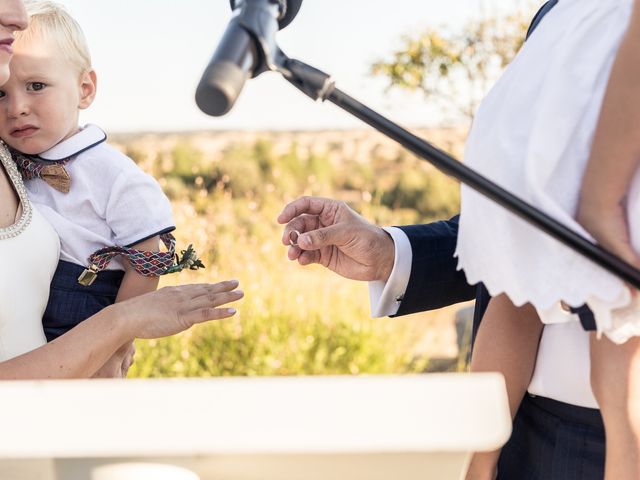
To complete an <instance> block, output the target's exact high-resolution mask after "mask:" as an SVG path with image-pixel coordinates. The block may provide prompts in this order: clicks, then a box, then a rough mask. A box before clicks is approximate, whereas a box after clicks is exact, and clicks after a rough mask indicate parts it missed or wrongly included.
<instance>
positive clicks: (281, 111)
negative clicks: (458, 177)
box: [58, 0, 542, 133]
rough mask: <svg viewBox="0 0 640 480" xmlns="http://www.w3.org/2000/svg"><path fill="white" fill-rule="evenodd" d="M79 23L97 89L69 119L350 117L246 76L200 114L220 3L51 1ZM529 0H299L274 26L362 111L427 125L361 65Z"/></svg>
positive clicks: (283, 123) (261, 123)
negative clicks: (198, 98)
mask: <svg viewBox="0 0 640 480" xmlns="http://www.w3.org/2000/svg"><path fill="white" fill-rule="evenodd" d="M58 1H59V2H60V3H62V4H64V5H65V6H66V7H67V8H68V10H69V11H70V12H71V13H72V14H73V15H74V17H75V18H76V19H77V20H78V21H79V23H80V24H81V26H82V28H83V29H84V32H85V35H86V36H87V41H88V43H89V47H90V49H91V54H92V57H93V66H94V68H95V70H96V72H97V74H98V95H97V97H96V101H95V102H94V104H93V105H92V106H91V107H90V108H89V109H88V110H87V111H85V112H83V113H82V115H81V123H96V124H98V125H100V126H101V127H102V128H104V129H105V130H107V131H109V132H113V133H115V132H136V131H184V130H308V129H311V130H313V129H332V128H353V127H359V126H361V125H362V124H361V123H360V121H359V120H357V119H355V118H352V117H351V116H350V115H349V114H347V113H346V112H343V111H342V110H340V109H339V108H337V107H335V106H334V105H331V104H329V103H324V104H323V103H314V102H313V101H312V100H311V99H309V98H307V97H306V96H304V94H302V93H301V92H299V91H298V90H296V89H295V88H294V87H293V86H291V85H290V84H289V83H288V82H286V81H285V80H284V79H283V78H282V77H281V76H280V75H279V74H277V73H271V72H268V73H264V74H262V75H260V76H259V77H258V78H256V79H253V80H251V81H249V82H248V83H247V84H246V85H245V87H244V90H243V92H242V94H241V95H240V98H239V99H238V101H237V102H236V105H235V106H234V108H233V110H232V111H231V112H230V113H228V114H227V115H226V116H224V117H209V116H207V115H205V114H204V113H202V112H200V110H199V109H198V108H197V106H196V104H195V100H194V92H195V88H196V86H197V84H198V82H199V80H200V76H201V74H202V71H203V70H204V68H205V67H206V65H207V64H208V62H209V59H210V58H211V55H212V54H213V52H214V50H215V47H216V45H217V43H218V41H219V40H220V37H221V36H222V33H223V32H224V29H225V27H226V25H227V23H228V21H229V19H230V16H231V10H230V7H229V2H228V1H227V0H180V1H176V0H58ZM540 3H542V2H541V1H536V0H393V1H391V0H386V1H382V0H304V1H303V4H302V7H301V9H300V12H299V14H298V16H297V17H296V18H295V20H294V21H293V22H292V23H291V24H290V25H289V26H288V27H287V28H285V29H284V30H282V31H281V32H278V36H277V42H278V45H279V46H280V48H281V49H282V50H283V51H284V52H285V53H286V54H287V55H289V56H290V57H293V58H297V59H299V60H302V61H304V62H306V63H309V64H311V65H313V66H315V67H317V68H319V69H321V70H323V71H325V72H326V73H329V74H330V75H331V76H332V77H333V79H334V80H335V81H336V85H337V87H338V88H340V89H341V90H343V91H345V92H346V93H348V94H350V95H353V96H354V97H356V98H357V99H358V100H360V101H361V102H363V103H365V104H366V105H368V106H369V107H371V108H373V109H374V110H377V111H379V112H380V113H382V114H383V115H386V116H388V117H390V118H391V119H392V120H394V121H396V122H398V123H400V124H402V125H404V126H407V127H420V126H427V125H429V124H432V123H433V122H434V121H435V120H437V113H436V111H435V110H434V109H433V108H430V106H429V105H427V103H426V102H425V101H424V99H423V98H422V97H420V96H419V95H418V94H407V93H403V92H395V93H387V92H385V87H386V83H385V81H384V79H382V78H373V77H371V75H370V73H369V69H370V65H371V64H372V63H373V62H375V61H376V60H380V59H384V58H388V57H389V56H390V54H391V53H392V52H393V51H394V49H397V48H398V47H399V46H400V45H401V38H402V36H403V35H418V34H419V33H420V32H422V31H424V30H425V29H426V28H428V27H435V28H463V26H464V24H465V22H466V21H468V20H469V19H471V18H473V17H479V16H481V15H483V14H485V15H486V14H491V13H497V12H501V11H505V10H506V9H509V8H511V9H513V8H515V6H518V8H525V9H528V10H532V9H535V7H536V6H537V5H538V4H540Z"/></svg>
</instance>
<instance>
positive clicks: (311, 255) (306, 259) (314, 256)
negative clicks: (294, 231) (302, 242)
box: [298, 250, 321, 266]
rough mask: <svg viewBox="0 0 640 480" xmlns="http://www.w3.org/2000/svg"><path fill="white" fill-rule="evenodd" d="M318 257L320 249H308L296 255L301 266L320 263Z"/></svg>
mask: <svg viewBox="0 0 640 480" xmlns="http://www.w3.org/2000/svg"><path fill="white" fill-rule="evenodd" d="M320 258H321V257H320V251H318V250H310V251H308V252H302V253H301V254H300V256H298V263H299V264H300V265H303V266H305V265H311V264H312V263H320Z"/></svg>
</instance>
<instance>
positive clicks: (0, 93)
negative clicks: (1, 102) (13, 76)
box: [0, 90, 7, 98]
mask: <svg viewBox="0 0 640 480" xmlns="http://www.w3.org/2000/svg"><path fill="white" fill-rule="evenodd" d="M6 95H7V94H6V93H4V92H3V91H2V90H0V98H4V97H5V96H6Z"/></svg>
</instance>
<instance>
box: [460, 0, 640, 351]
mask: <svg viewBox="0 0 640 480" xmlns="http://www.w3.org/2000/svg"><path fill="white" fill-rule="evenodd" d="M632 4H633V0H560V1H559V3H558V4H557V5H556V6H555V7H554V8H553V9H552V10H551V11H550V12H549V13H548V14H547V15H546V16H545V18H544V19H543V20H542V22H541V23H540V25H539V26H538V28H537V29H536V31H535V32H534V33H533V35H532V36H531V37H530V38H529V40H528V41H527V42H526V43H525V45H524V46H523V48H522V50H521V51H520V53H519V54H518V55H517V56H516V58H515V59H514V60H513V62H512V63H511V64H510V65H509V67H508V68H507V69H506V71H505V73H504V74H503V76H502V77H501V79H500V80H499V81H498V82H497V83H496V85H495V86H494V88H493V89H492V91H491V92H490V93H489V95H488V96H487V97H486V99H485V100H484V101H483V103H482V105H481V106H480V109H479V111H478V113H477V116H476V118H475V121H474V125H473V128H472V130H471V133H470V135H469V138H468V140H467V144H466V149H465V164H467V165H468V166H469V167H471V168H473V169H476V170H478V171H479V172H480V173H482V174H483V175H485V176H487V177H488V178H490V179H492V180H493V181H494V182H496V183H498V184H499V185H501V186H502V187H504V188H506V189H507V190H509V191H510V192H512V193H514V194H516V195H518V196H519V197H521V198H522V199H524V200H525V201H527V202H529V203H531V204H533V205H535V206H537V207H538V208H540V209H542V210H543V211H545V212H546V213H548V214H549V215H551V216H552V217H554V218H555V219H557V220H559V221H560V222H562V223H563V224H565V225H567V226H569V227H570V228H572V229H573V230H575V231H576V232H578V233H580V234H582V235H583V236H585V237H587V238H590V237H589V235H588V234H587V233H586V232H585V231H584V229H582V228H581V227H580V225H578V224H577V222H576V221H575V220H574V215H575V212H576V208H577V202H578V194H579V189H580V184H581V179H582V176H583V173H584V169H585V166H586V162H587V160H588V157H589V151H590V147H591V142H592V138H593V134H594V131H595V128H596V123H597V120H598V116H599V111H600V108H601V105H602V99H603V97H604V92H605V89H606V86H607V82H608V79H609V75H610V72H611V67H612V65H613V61H614V58H615V54H616V52H617V49H618V47H619V45H620V42H621V39H622V36H623V34H624V33H625V31H626V28H627V25H628V23H629V19H630V14H631V9H632ZM632 183H633V184H632V190H631V193H630V197H629V217H630V222H631V224H630V228H631V235H632V243H633V245H634V247H635V248H636V249H637V250H638V251H640V181H639V177H638V175H636V177H635V178H634V180H633V182H632ZM604 187H605V186H603V188H604ZM456 255H457V256H458V259H459V268H462V269H464V272H465V274H466V276H467V280H468V281H469V282H470V283H477V282H480V281H482V282H484V284H485V285H486V286H487V288H488V290H489V292H490V293H491V294H492V295H497V294H499V293H506V294H508V296H509V297H510V298H511V300H512V301H513V302H514V303H515V304H516V305H522V304H524V303H526V302H531V303H532V304H533V305H534V306H535V307H536V308H537V309H538V312H539V313H540V316H541V318H542V320H543V322H545V323H555V322H562V321H576V320H575V319H576V316H575V315H573V316H572V315H566V314H563V313H561V312H562V311H561V309H560V307H559V302H560V300H564V301H565V302H566V303H568V304H569V305H571V306H580V305H582V304H584V303H587V304H588V305H589V306H590V307H591V308H592V309H593V310H594V313H595V315H596V323H597V325H598V330H599V331H601V332H604V333H605V334H606V335H607V336H608V337H609V338H611V339H612V340H613V341H615V342H618V343H621V342H624V341H626V340H627V339H628V338H629V337H630V336H634V335H640V315H638V314H636V315H630V316H624V315H619V314H618V313H619V312H620V310H618V309H620V308H621V307H625V306H626V305H627V304H628V303H629V295H628V290H627V289H626V288H625V287H624V284H623V282H622V281H620V280H619V279H618V278H617V277H615V276H614V275H612V274H610V273H608V272H606V271H605V270H603V269H602V268H600V267H597V266H596V265H594V264H593V263H592V262H590V261H588V260H586V259H585V258H583V257H582V256H581V255H579V254H577V253H574V252H573V251H572V250H570V249H569V248H568V247H565V246H564V245H562V244H560V243H559V242H558V241H556V240H554V239H552V238H551V237H549V236H547V235H546V234H544V233H542V232H540V231H539V230H537V229H536V228H535V227H532V226H530V225H529V224H527V223H526V222H524V221H523V220H520V219H519V218H517V217H515V216H514V215H512V214H510V213H508V212H507V211H506V210H504V209H503V208H502V207H500V206H498V205H497V204H494V203H493V202H491V201H490V200H487V199H485V198H484V197H482V196H481V195H479V194H477V193H475V192H474V191H472V190H471V189H469V188H468V187H465V186H463V188H462V214H461V218H460V230H459V235H458V246H457V252H456ZM634 313H635V311H634Z"/></svg>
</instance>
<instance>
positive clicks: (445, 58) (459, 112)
mask: <svg viewBox="0 0 640 480" xmlns="http://www.w3.org/2000/svg"><path fill="white" fill-rule="evenodd" d="M527 25H528V22H527V21H526V19H525V17H524V16H523V15H509V16H506V17H493V18H486V19H483V20H480V21H477V20H476V21H473V22H470V23H468V24H467V26H466V28H465V29H464V30H463V31H461V32H455V31H441V30H435V29H428V30H427V31H426V32H425V33H424V34H422V35H420V36H419V37H418V38H410V37H404V38H403V44H402V47H401V48H400V49H399V50H397V51H396V52H394V53H393V54H392V58H391V60H389V61H386V60H381V61H378V62H376V63H374V64H373V65H372V67H371V71H372V73H373V74H374V75H381V76H384V77H386V78H387V79H388V81H389V86H388V88H393V87H399V88H403V89H407V90H411V91H420V92H422V93H423V94H424V96H425V98H426V99H428V100H433V101H436V102H438V104H439V106H440V107H442V109H443V114H444V116H445V117H449V116H451V114H453V115H454V116H455V117H456V118H458V119H459V118H460V117H461V118H462V119H463V120H464V121H468V122H469V123H470V122H471V119H472V118H473V116H474V114H475V111H476V109H477V108H478V105H479V104H480V101H481V100H482V98H483V97H484V96H485V95H486V94H487V92H488V90H489V88H490V87H491V86H492V85H493V84H494V83H495V81H496V80H497V78H498V76H499V75H500V73H501V72H502V71H503V70H504V68H505V67H506V66H507V64H508V63H509V62H510V61H511V60H512V59H513V57H514V56H515V55H516V53H517V52H518V50H519V49H520V47H521V46H522V44H523V42H524V38H525V34H526V29H527Z"/></svg>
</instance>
